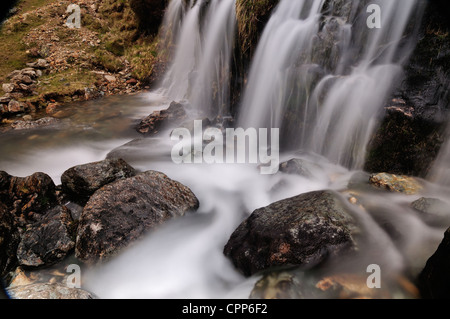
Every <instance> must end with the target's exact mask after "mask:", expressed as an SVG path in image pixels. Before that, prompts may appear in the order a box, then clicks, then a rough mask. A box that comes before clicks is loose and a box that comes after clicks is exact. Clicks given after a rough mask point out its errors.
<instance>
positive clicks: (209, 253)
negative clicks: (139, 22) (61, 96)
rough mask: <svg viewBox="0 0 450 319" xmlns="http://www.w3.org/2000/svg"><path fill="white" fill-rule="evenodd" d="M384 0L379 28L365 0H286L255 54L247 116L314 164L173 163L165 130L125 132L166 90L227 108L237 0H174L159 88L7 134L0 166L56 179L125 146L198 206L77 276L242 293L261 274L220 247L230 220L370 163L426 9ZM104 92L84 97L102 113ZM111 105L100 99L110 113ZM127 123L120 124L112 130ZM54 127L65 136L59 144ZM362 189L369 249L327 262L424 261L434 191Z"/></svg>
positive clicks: (204, 108) (101, 282) (111, 283)
mask: <svg viewBox="0 0 450 319" xmlns="http://www.w3.org/2000/svg"><path fill="white" fill-rule="evenodd" d="M376 2H377V3H379V4H380V6H381V8H382V13H383V14H382V28H381V29H379V30H373V29H368V28H367V26H366V18H367V13H366V11H365V9H366V7H367V5H368V4H369V2H368V1H346V0H329V1H325V0H321V1H319V0H281V1H280V3H279V5H278V7H277V8H276V9H275V11H274V12H273V14H272V16H271V18H270V20H269V21H268V23H267V25H266V28H265V31H264V33H263V35H262V37H261V39H260V42H259V46H258V49H257V51H256V55H255V57H254V58H253V60H252V67H251V71H250V74H249V78H248V82H247V86H246V91H245V96H244V98H243V101H242V104H241V106H240V114H239V118H238V126H242V127H255V128H268V127H279V128H281V130H282V132H284V134H283V137H282V141H281V142H282V143H284V144H286V145H289V146H291V147H290V148H291V149H292V150H293V153H286V154H282V155H281V157H282V158H280V160H281V161H283V160H288V159H290V158H291V157H292V156H294V155H295V156H297V157H301V158H302V160H304V162H305V164H306V165H308V169H309V170H310V173H311V174H310V176H302V175H291V174H284V173H279V174H274V175H261V174H260V173H259V170H257V169H255V165H249V164H203V165H176V164H175V163H173V162H172V161H171V159H170V149H171V146H173V144H171V140H170V138H169V134H166V135H164V134H162V135H161V136H160V137H155V138H146V139H137V140H136V141H133V142H132V143H127V144H124V142H125V141H129V140H130V139H133V138H136V137H137V136H136V132H133V133H134V134H133V133H131V132H130V131H129V130H127V129H129V125H130V121H129V120H128V119H127V117H130V118H133V117H134V118H135V117H141V116H143V115H144V114H145V115H146V114H148V113H149V111H153V110H154V109H162V108H164V107H167V106H168V104H169V103H170V101H171V100H188V102H189V104H190V105H191V107H192V108H191V109H190V110H189V111H190V112H193V113H194V115H193V116H199V115H198V113H204V114H206V115H209V116H215V115H218V114H219V115H225V114H227V113H228V109H229V100H228V97H229V90H230V85H229V82H230V78H229V76H230V75H229V73H230V69H231V68H230V63H231V51H232V42H233V36H234V32H235V31H234V29H235V19H236V18H235V0H197V1H194V0H192V1H184V0H172V1H171V2H170V3H169V6H168V9H167V11H166V17H165V20H164V25H163V28H162V32H161V36H162V37H163V41H162V43H163V47H164V49H165V50H168V51H170V52H169V53H173V55H172V63H171V65H170V67H169V69H168V71H167V74H166V75H165V78H164V80H163V81H162V83H161V86H160V89H159V90H158V91H157V92H156V93H155V92H152V93H150V94H149V95H144V97H142V96H141V97H140V98H137V97H135V98H134V99H132V98H131V97H128V99H130V100H129V102H127V100H126V99H127V98H124V99H121V100H119V101H117V103H114V107H115V108H117V112H118V113H120V112H122V116H121V117H120V119H118V118H114V119H113V120H112V121H111V119H110V118H108V117H105V116H104V115H105V114H100V116H94V117H92V118H91V117H90V118H88V119H83V120H80V121H81V122H82V123H79V122H78V121H75V120H74V119H72V125H74V123H75V124H76V126H77V127H75V129H74V130H73V131H71V132H69V134H68V133H67V132H66V130H65V129H64V128H63V129H61V131H62V133H61V134H58V135H56V134H54V132H53V131H51V130H47V131H45V130H42V131H39V130H38V131H31V132H25V133H23V134H17V133H16V134H15V135H14V133H12V134H11V135H5V136H0V139H1V143H0V146H1V147H0V150H1V151H2V152H0V154H1V156H0V164H1V169H4V170H7V171H8V172H9V173H10V174H13V175H20V176H24V175H28V174H31V173H33V172H34V171H42V172H46V173H48V174H50V176H51V177H52V178H53V179H54V180H55V183H57V184H58V183H59V180H58V179H59V178H60V176H61V174H62V172H63V171H64V170H65V169H68V168H69V167H70V166H72V165H75V164H82V163H86V162H89V161H93V160H100V159H101V158H103V157H104V156H105V154H106V153H107V152H108V151H109V149H110V148H113V147H116V146H117V145H122V146H120V147H119V148H118V149H116V150H115V151H117V152H120V151H122V152H121V153H120V154H121V155H123V158H124V159H125V160H126V161H127V162H128V163H129V164H130V165H132V166H133V167H135V168H136V169H138V170H141V171H145V170H157V171H161V172H164V173H166V174H167V175H168V176H169V177H170V178H172V179H175V180H177V181H179V182H181V183H183V184H185V185H187V186H188V187H189V188H191V189H192V191H193V192H194V193H195V194H196V196H197V197H198V199H199V201H200V208H199V210H198V211H197V213H195V214H189V215H187V216H184V217H183V218H179V219H177V220H174V221H171V222H168V223H167V224H165V225H164V226H162V227H161V228H158V229H156V230H155V231H151V232H150V233H149V234H148V235H146V236H145V237H144V238H142V239H141V240H140V241H138V242H136V243H133V245H132V246H131V247H129V248H128V249H125V250H124V251H123V252H122V253H121V254H119V255H118V256H116V257H114V258H113V259H111V260H110V261H109V262H107V263H105V264H103V265H99V266H97V267H93V268H87V269H83V272H82V275H83V284H82V287H83V288H85V289H87V290H89V291H91V292H93V293H94V294H96V295H97V296H99V297H100V298H221V297H230V298H247V297H248V296H249V293H250V291H251V289H252V288H253V285H254V283H255V281H256V280H258V279H259V277H258V276H253V277H251V278H244V277H243V276H242V275H241V274H239V273H238V272H237V271H236V269H235V268H234V267H233V266H232V264H231V262H230V261H229V260H228V259H227V258H226V257H225V256H224V254H223V247H224V245H225V244H226V242H227V240H228V239H229V237H230V235H231V233H232V232H233V231H234V229H235V228H236V227H237V226H238V225H239V224H240V223H241V222H242V220H243V219H244V218H246V217H247V216H248V214H249V213H251V212H252V211H253V210H255V209H257V208H260V207H263V206H266V205H269V204H271V203H273V202H274V201H277V200H281V199H285V198H288V197H292V196H296V195H298V194H302V193H305V192H309V191H315V190H323V189H332V190H337V191H342V192H345V191H347V190H348V185H349V180H350V179H351V177H352V176H353V174H354V173H355V171H354V170H352V169H355V168H359V167H360V165H361V162H362V159H363V155H364V148H365V144H366V141H367V138H368V135H369V134H370V132H371V131H372V129H373V128H374V126H375V122H376V121H375V119H376V115H377V114H378V112H379V111H380V108H381V107H382V105H383V102H384V100H385V99H386V98H388V96H389V93H390V89H391V88H392V87H393V84H394V82H395V79H397V77H398V76H399V74H400V70H401V65H402V62H403V61H404V59H406V58H407V55H408V54H407V53H408V50H409V48H410V45H411V43H410V41H409V37H405V38H402V35H403V34H404V33H405V28H406V26H407V25H408V21H409V18H410V17H413V16H414V14H417V15H418V14H419V13H420V8H418V7H416V5H417V2H416V1H413V0H398V1H392V0H383V1H376ZM416 18H417V17H416ZM172 48H173V49H174V51H173V52H172ZM160 92H163V94H164V96H165V97H164V98H163V97H161V96H160V95H159V94H160ZM136 99H137V100H136ZM142 99H144V100H145V99H147V100H146V101H142ZM101 103H102V102H95V105H91V107H89V106H84V108H83V110H92V112H98V111H99V109H101V108H100V107H99V104H101ZM104 103H106V104H108V102H104ZM139 103H141V104H142V103H144V104H145V105H146V106H147V107H142V106H140V107H138V106H137V105H136V104H139ZM87 104H88V105H89V104H94V103H93V102H92V103H87ZM150 104H151V105H150ZM131 106H133V107H131ZM148 106H151V107H150V108H149V107H148ZM110 107H111V105H106V106H105V108H106V109H108V111H109V112H110V111H111V110H110ZM122 108H123V109H122ZM75 109H76V107H75ZM143 109H144V110H143ZM125 110H126V111H125ZM83 113H89V112H88V111H84V112H83ZM85 115H86V114H85ZM122 121H124V122H122ZM86 123H87V124H86ZM89 123H95V126H90V125H91V124H89ZM103 126H106V127H107V129H106V130H105V131H106V132H105V133H104V134H101V133H103ZM119 127H123V128H124V129H123V131H122V132H120V133H117V131H118V128H119ZM125 128H127V129H125ZM111 131H113V132H116V133H117V135H113V134H112V133H111ZM99 133H100V134H99ZM167 133H168V132H167ZM49 136H50V137H51V136H57V137H58V138H57V141H56V142H55V143H56V144H52V143H50V142H49V140H51V138H49ZM93 136H95V138H96V141H98V143H92V139H93ZM139 137H140V136H139ZM75 141H76V142H78V143H76V144H74V142H75ZM106 142H108V143H106ZM123 144H124V145H123ZM31 146H34V147H31ZM297 151H307V152H297ZM54 153H57V154H58V157H57V161H58V163H59V164H60V165H58V166H56V165H55V163H54V161H55V160H52V158H54V155H53V154H54ZM5 154H8V155H5ZM75 155H77V156H79V157H75ZM37 159H45V161H44V160H37ZM352 190H354V189H352ZM356 191H357V192H358V193H359V196H360V197H361V198H362V199H363V200H364V201H365V203H366V207H369V208H370V209H368V210H367V211H366V210H364V209H362V208H361V209H359V208H358V206H354V207H353V210H354V213H355V216H356V217H357V218H358V220H359V221H360V222H361V225H362V227H363V229H364V231H365V235H366V238H367V240H366V242H365V245H364V246H363V247H361V250H362V254H361V256H360V259H358V260H350V261H348V260H346V261H345V262H343V263H342V264H338V265H336V264H334V265H332V267H337V268H339V267H341V268H344V269H345V270H346V271H347V270H348V269H355V268H358V267H359V268H360V267H362V266H364V267H366V266H367V265H368V264H369V263H370V264H371V263H376V264H379V265H380V266H381V267H382V269H383V272H386V273H389V274H392V275H395V274H399V273H402V272H403V271H404V270H405V269H407V270H408V271H410V270H411V269H413V270H414V271H416V272H417V271H418V270H420V268H421V267H422V266H423V264H424V263H425V261H426V258H428V257H429V256H430V254H431V253H432V252H434V249H435V248H436V246H437V245H438V243H439V242H440V240H441V237H442V234H443V230H444V226H442V227H430V226H429V225H427V224H425V223H424V222H423V221H422V219H421V218H420V217H419V216H418V214H417V213H416V212H414V211H413V210H412V209H411V208H410V207H409V203H410V202H411V201H413V200H415V199H417V198H418V197H419V196H421V195H424V196H425V195H426V192H425V194H418V195H413V196H411V195H409V197H408V196H406V195H402V194H395V193H392V194H391V193H379V192H375V193H374V192H372V191H366V190H365V189H361V190H359V189H357V190H356ZM435 194H440V195H441V193H438V192H437V193H435ZM447 196H448V195H447ZM447 199H449V198H448V197H447ZM390 232H393V233H394V235H395V236H392V234H391V233H390ZM349 264H351V265H349ZM364 269H365V268H364Z"/></svg>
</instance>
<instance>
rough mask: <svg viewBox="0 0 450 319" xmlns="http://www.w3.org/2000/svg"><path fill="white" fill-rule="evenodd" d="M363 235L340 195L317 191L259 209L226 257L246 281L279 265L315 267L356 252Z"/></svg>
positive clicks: (234, 236)
mask: <svg viewBox="0 0 450 319" xmlns="http://www.w3.org/2000/svg"><path fill="white" fill-rule="evenodd" d="M358 232H359V228H358V226H357V224H356V222H355V220H354V218H353V217H352V216H351V215H350V214H349V213H348V211H347V210H346V208H345V205H344V204H343V202H342V201H341V199H340V197H339V195H338V194H337V193H334V192H333V191H328V190H326V191H316V192H310V193H306V194H302V195H298V196H295V197H292V198H288V199H284V200H281V201H278V202H275V203H273V204H271V205H269V206H267V207H263V208H260V209H257V210H255V211H254V212H253V213H252V214H251V216H250V217H248V218H247V219H246V220H244V221H243V222H242V223H241V224H240V226H239V227H238V228H237V229H236V230H235V231H234V233H233V234H232V235H231V237H230V239H229V241H228V243H227V244H226V245H225V248H224V254H225V255H226V256H227V257H229V258H230V259H231V260H232V262H233V263H234V265H235V266H236V268H238V269H239V270H240V271H242V273H243V274H244V275H246V276H250V275H252V274H255V273H257V272H259V271H262V270H265V269H268V268H271V267H277V266H288V265H298V266H300V265H308V266H313V265H316V264H318V263H320V262H322V261H325V259H326V258H327V257H329V256H337V255H340V254H343V253H344V252H350V251H353V250H354V249H355V248H356V247H357V244H356V241H355V236H356V234H357V233H358Z"/></svg>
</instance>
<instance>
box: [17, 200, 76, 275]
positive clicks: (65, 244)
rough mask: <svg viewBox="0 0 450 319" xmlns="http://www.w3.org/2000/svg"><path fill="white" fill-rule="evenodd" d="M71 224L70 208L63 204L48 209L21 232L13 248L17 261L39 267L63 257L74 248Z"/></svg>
mask: <svg viewBox="0 0 450 319" xmlns="http://www.w3.org/2000/svg"><path fill="white" fill-rule="evenodd" d="M74 227H75V224H74V222H73V220H72V217H71V214H70V211H69V209H67V208H66V207H65V206H56V207H54V208H52V209H51V210H49V211H48V212H47V213H46V214H45V215H44V216H43V217H42V218H41V220H40V221H38V222H36V223H34V224H31V225H29V226H28V227H27V229H26V231H25V232H24V233H23V234H22V235H21V241H20V244H19V246H18V248H17V259H18V262H19V264H20V265H22V266H26V267H40V266H49V265H52V264H55V263H57V262H59V261H61V260H62V259H64V258H65V257H66V256H67V255H68V254H69V253H70V252H72V250H73V248H74V247H75V239H74V230H75V229H74Z"/></svg>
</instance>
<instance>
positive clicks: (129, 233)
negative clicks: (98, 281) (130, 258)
mask: <svg viewBox="0 0 450 319" xmlns="http://www.w3.org/2000/svg"><path fill="white" fill-rule="evenodd" d="M198 207H199V202H198V199H197V197H196V196H195V195H194V193H192V191H191V190H190V189H189V188H188V187H186V186H184V185H182V184H181V183H179V182H177V181H174V180H172V179H170V178H169V177H167V176H166V175H165V174H163V173H160V172H156V171H147V172H144V173H140V174H138V175H136V176H133V177H130V178H126V179H121V180H117V181H115V182H113V183H110V184H108V185H105V186H103V187H102V188H100V189H99V190H97V191H96V192H95V193H94V195H92V196H91V198H90V199H89V201H88V202H87V204H86V206H85V207H84V210H83V212H82V214H81V217H80V220H79V226H78V231H77V238H76V249H75V253H76V257H77V258H79V259H80V260H82V261H85V262H96V261H102V260H104V259H106V258H108V257H110V256H112V255H115V254H117V253H118V252H119V251H120V250H121V249H122V248H124V247H126V246H128V245H129V244H130V243H131V242H133V241H135V240H136V239H138V238H140V237H141V236H142V235H144V234H145V233H147V232H148V231H149V230H151V229H155V228H157V227H158V226H160V225H161V224H163V223H165V222H167V221H169V220H171V219H173V218H177V217H180V216H183V215H184V214H185V213H187V212H188V211H194V210H196V209H197V208H198Z"/></svg>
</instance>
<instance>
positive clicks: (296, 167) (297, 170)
mask: <svg viewBox="0 0 450 319" xmlns="http://www.w3.org/2000/svg"><path fill="white" fill-rule="evenodd" d="M308 165H309V166H311V164H310V163H307V162H306V161H305V160H302V159H300V158H293V159H290V160H289V161H286V162H283V163H281V164H280V172H284V173H287V174H295V175H301V176H304V177H311V176H312V173H311V171H310V169H309V168H308Z"/></svg>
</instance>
